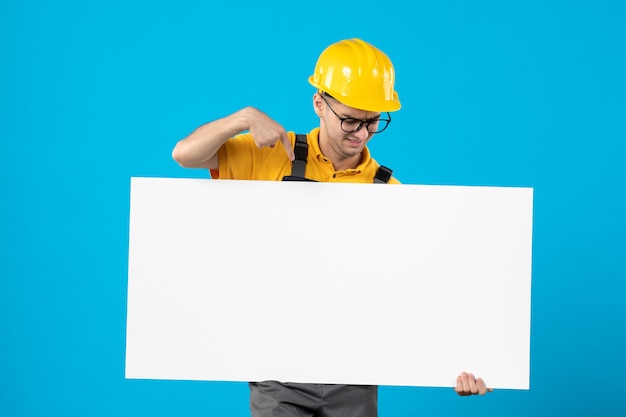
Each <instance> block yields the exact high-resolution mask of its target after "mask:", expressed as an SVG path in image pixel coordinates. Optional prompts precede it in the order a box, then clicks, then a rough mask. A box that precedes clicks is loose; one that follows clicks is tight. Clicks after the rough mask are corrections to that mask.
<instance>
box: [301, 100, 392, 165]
mask: <svg viewBox="0 0 626 417" xmlns="http://www.w3.org/2000/svg"><path fill="white" fill-rule="evenodd" d="M313 102H314V106H315V110H316V113H317V114H318V116H319V117H320V146H321V147H322V152H324V154H325V155H326V156H327V157H329V158H331V159H334V158H338V159H340V160H343V159H349V158H353V157H355V156H357V155H361V152H362V151H363V148H365V145H366V144H367V142H369V140H370V139H371V138H372V137H373V136H374V133H370V132H369V130H376V129H377V123H376V122H375V121H374V120H376V119H378V118H379V117H380V113H377V112H369V111H365V110H359V109H355V108H353V107H349V106H346V105H345V104H342V103H340V102H338V101H337V100H335V99H334V98H332V97H329V96H325V95H321V94H319V93H318V94H316V95H315V96H314V98H313ZM342 120H343V121H342ZM361 121H363V122H365V121H368V122H370V125H369V130H368V126H366V125H365V124H363V125H362V126H361V128H360V129H359V130H358V131H356V132H346V130H354V129H356V128H358V127H359V125H360V122H361ZM342 127H343V128H342Z"/></svg>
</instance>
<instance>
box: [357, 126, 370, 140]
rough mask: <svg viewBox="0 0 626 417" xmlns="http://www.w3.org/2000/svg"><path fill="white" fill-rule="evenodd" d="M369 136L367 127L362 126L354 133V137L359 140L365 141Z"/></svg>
mask: <svg viewBox="0 0 626 417" xmlns="http://www.w3.org/2000/svg"><path fill="white" fill-rule="evenodd" d="M369 135H370V132H368V131H367V126H365V125H362V126H361V128H360V129H359V130H358V131H356V132H354V136H356V138H357V139H359V140H365V139H367V137H368V136H369Z"/></svg>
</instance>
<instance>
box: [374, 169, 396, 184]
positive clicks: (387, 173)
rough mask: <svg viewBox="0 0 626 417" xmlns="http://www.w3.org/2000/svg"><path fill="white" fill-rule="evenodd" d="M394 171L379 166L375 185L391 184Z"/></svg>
mask: <svg viewBox="0 0 626 417" xmlns="http://www.w3.org/2000/svg"><path fill="white" fill-rule="evenodd" d="M392 173H393V171H392V170H390V169H389V168H387V167H385V166H382V165H381V166H379V167H378V171H376V176H375V177H374V184H386V183H388V182H389V179H390V178H391V174H392Z"/></svg>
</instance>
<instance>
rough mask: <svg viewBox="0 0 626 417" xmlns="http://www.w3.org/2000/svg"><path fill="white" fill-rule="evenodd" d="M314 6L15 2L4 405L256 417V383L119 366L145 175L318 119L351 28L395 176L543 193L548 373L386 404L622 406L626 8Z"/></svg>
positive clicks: (417, 411)
mask: <svg viewBox="0 0 626 417" xmlns="http://www.w3.org/2000/svg"><path fill="white" fill-rule="evenodd" d="M211 3H212V4H211ZM296 4H298V3H296V2H292V3H291V4H290V3H288V2H282V1H281V2H265V3H259V2H254V1H248V0H243V1H237V2H201V1H185V0H181V1H176V2H165V1H130V2H129V1H123V2H122V1H115V0H114V1H108V2H82V1H78V0H60V1H54V2H52V1H50V2H44V1H30V2H28V1H24V2H18V1H3V2H2V3H1V4H0V143H1V145H2V146H1V148H0V181H1V182H0V198H1V202H2V203H1V204H0V249H1V251H0V415H2V416H44V415H62V416H174V415H176V416H177V415H185V416H247V415H248V397H247V395H248V390H247V385H246V384H244V383H218V382H186V381H141V380H125V379H124V349H125V319H126V285H127V250H128V211H129V178H130V177H131V176H166V177H192V176H194V177H200V178H206V177H207V173H206V172H204V171H199V170H198V171H196V170H185V169H183V168H180V167H179V166H178V165H177V164H176V163H175V162H174V161H172V159H171V157H170V152H171V149H172V148H173V146H174V144H175V143H176V141H177V140H179V139H181V138H182V137H184V136H186V135H187V134H188V133H189V132H190V131H191V130H193V129H194V128H195V127H196V126H198V125H200V124H202V123H204V122H207V121H210V120H212V119H214V118H217V117H221V116H224V115H226V114H229V113H231V112H233V111H235V110H237V109H239V108H241V107H243V106H245V105H254V106H257V107H259V108H261V109H262V110H264V111H265V112H267V113H268V114H269V115H271V116H272V117H273V118H274V119H275V120H277V121H278V122H280V123H282V124H283V125H284V126H285V127H286V128H287V129H289V130H297V131H308V130H309V129H310V128H312V127H314V126H315V125H316V123H317V120H316V118H315V115H314V113H313V111H312V109H311V95H312V94H313V89H312V87H310V86H309V84H308V83H307V81H306V80H307V77H308V76H309V75H310V74H311V72H312V70H313V67H314V65H315V60H316V59H317V56H318V54H319V53H320V52H321V51H322V50H323V48H324V47H325V46H327V45H328V44H330V43H333V42H335V41H337V40H339V39H344V38H349V37H360V38H363V39H365V40H368V41H370V42H372V43H373V44H375V45H377V46H378V47H380V48H381V49H383V50H384V51H386V52H387V54H388V55H389V56H390V57H391V59H392V60H393V61H394V64H395V67H396V72H397V84H396V87H397V90H398V92H399V93H400V98H401V100H402V103H403V108H402V109H401V111H400V112H398V113H395V114H394V121H393V123H392V125H391V126H390V128H389V129H388V130H387V131H386V132H385V133H383V134H381V135H379V136H377V137H376V138H375V139H374V142H373V143H372V146H371V149H372V151H373V153H374V155H375V157H376V158H377V159H378V160H379V161H380V162H381V163H383V164H385V165H388V166H390V167H392V168H393V169H394V171H395V174H396V176H397V177H398V178H399V179H400V180H401V181H403V182H405V183H425V184H466V185H498V186H531V187H534V188H535V223H534V253H533V255H534V258H533V293H532V296H533V304H532V335H531V339H532V342H531V389H530V390H529V391H506V390H500V391H496V392H495V393H493V394H491V395H488V396H486V397H472V398H460V397H457V396H456V395H455V394H454V393H453V392H452V390H451V389H449V388H448V389H442V388H437V389H435V388H414V387H381V389H380V415H381V416H382V417H392V416H393V417H395V416H414V415H415V416H417V415H420V416H434V415H437V416H452V415H457V414H458V413H464V414H465V415H484V416H503V415H506V416H528V415H535V416H591V415H593V416H616V415H626V402H625V400H624V398H625V397H626V396H625V395H624V389H623V387H624V375H625V374H626V366H625V365H624V352H625V351H626V343H625V342H624V336H626V334H625V333H626V330H625V329H626V325H625V320H626V307H625V306H624V301H625V298H626V286H625V283H624V282H625V280H626V243H625V238H626V220H625V219H624V213H626V199H625V195H626V192H625V191H624V180H626V167H625V165H626V164H625V156H626V117H625V115H626V25H625V24H624V22H625V21H626V2H622V1H593V2H591V1H442V2H416V3H415V4H410V2H408V1H407V2H405V1H398V0H390V1H387V2H373V1H361V2H357V3H337V2H329V1H319V2H306V3H302V6H300V5H296ZM251 210H253V208H251ZM471 304H472V300H468V315H467V317H465V318H463V320H466V321H467V325H468V326H471V325H472V322H474V321H476V320H480V317H473V316H472V315H471ZM409 331H410V329H409ZM464 343H472V341H465V340H459V349H462V348H463V344H464Z"/></svg>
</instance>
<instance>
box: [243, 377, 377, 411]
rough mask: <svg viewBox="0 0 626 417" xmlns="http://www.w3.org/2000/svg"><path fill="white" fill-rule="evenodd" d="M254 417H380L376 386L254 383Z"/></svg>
mask: <svg viewBox="0 0 626 417" xmlns="http://www.w3.org/2000/svg"><path fill="white" fill-rule="evenodd" d="M250 411H251V413H252V417H377V416H378V387H377V386H376V385H326V384H296V383H281V382H277V381H263V382H250Z"/></svg>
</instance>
